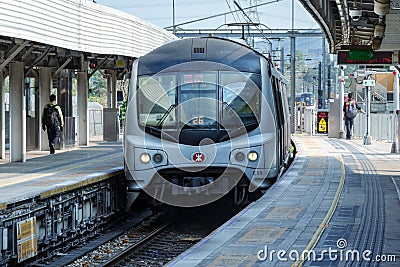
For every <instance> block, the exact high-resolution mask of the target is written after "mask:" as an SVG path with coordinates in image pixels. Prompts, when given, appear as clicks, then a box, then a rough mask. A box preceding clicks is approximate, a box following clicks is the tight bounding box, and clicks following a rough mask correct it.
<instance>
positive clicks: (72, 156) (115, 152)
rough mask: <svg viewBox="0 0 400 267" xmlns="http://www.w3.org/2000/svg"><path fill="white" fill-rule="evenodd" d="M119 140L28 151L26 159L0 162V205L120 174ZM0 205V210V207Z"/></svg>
mask: <svg viewBox="0 0 400 267" xmlns="http://www.w3.org/2000/svg"><path fill="white" fill-rule="evenodd" d="M122 151H123V147H122V142H96V143H94V144H93V145H91V146H86V147H77V148H75V149H71V150H66V151H63V150H57V151H56V154H54V155H49V152H48V151H31V152H28V153H27V160H26V162H12V163H9V162H6V161H5V160H2V161H0V206H1V207H2V208H4V207H5V206H6V205H7V204H10V203H15V202H19V201H23V200H25V199H30V198H32V197H35V196H40V197H42V198H43V197H46V196H49V195H51V194H55V193H61V192H63V191H67V190H71V189H74V188H78V187H81V186H82V185H87V184H90V183H92V182H96V181H99V180H101V179H106V178H107V177H109V176H110V175H115V173H116V172H120V173H123V152H122ZM1 207H0V209H2V208H1Z"/></svg>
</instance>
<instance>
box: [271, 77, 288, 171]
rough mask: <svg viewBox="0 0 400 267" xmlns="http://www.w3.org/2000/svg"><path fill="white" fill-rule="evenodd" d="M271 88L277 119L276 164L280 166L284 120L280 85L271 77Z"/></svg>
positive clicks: (283, 144) (283, 145) (283, 141)
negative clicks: (277, 158) (277, 157)
mask: <svg viewBox="0 0 400 267" xmlns="http://www.w3.org/2000/svg"><path fill="white" fill-rule="evenodd" d="M271 80H272V88H273V92H274V100H275V106H276V119H277V127H278V138H277V141H278V144H277V145H278V147H277V150H278V155H277V156H279V160H278V164H279V166H278V167H280V166H282V164H283V161H284V160H285V158H284V157H285V150H284V147H285V131H284V129H285V120H284V112H283V107H282V95H281V92H280V83H279V81H278V79H277V78H276V77H272V79H271Z"/></svg>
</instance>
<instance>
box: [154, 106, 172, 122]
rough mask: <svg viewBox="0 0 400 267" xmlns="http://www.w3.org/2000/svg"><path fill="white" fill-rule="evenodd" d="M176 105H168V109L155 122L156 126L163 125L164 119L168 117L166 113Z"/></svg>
mask: <svg viewBox="0 0 400 267" xmlns="http://www.w3.org/2000/svg"><path fill="white" fill-rule="evenodd" d="M175 107H176V105H175V104H172V105H171V106H169V108H168V110H167V111H165V113H164V115H163V116H162V117H161V119H160V121H159V122H158V123H157V126H161V125H163V123H164V121H165V119H166V118H167V117H168V115H169V114H170V113H171V111H172V110H173V109H174V108H175Z"/></svg>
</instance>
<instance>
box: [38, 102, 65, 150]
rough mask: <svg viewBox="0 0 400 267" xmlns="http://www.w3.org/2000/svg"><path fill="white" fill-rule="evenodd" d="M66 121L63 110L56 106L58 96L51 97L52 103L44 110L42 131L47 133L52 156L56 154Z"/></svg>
mask: <svg viewBox="0 0 400 267" xmlns="http://www.w3.org/2000/svg"><path fill="white" fill-rule="evenodd" d="M63 126H64V120H63V114H62V111H61V108H60V106H59V105H57V104H56V96H55V95H54V94H52V95H50V103H49V104H47V105H46V106H45V107H44V108H43V112H42V129H43V131H46V129H47V137H48V139H49V147H50V154H54V153H55V148H54V147H55V145H56V144H57V143H58V139H59V138H60V133H61V131H62V130H63Z"/></svg>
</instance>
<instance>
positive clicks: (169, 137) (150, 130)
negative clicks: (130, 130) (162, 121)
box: [145, 125, 178, 143]
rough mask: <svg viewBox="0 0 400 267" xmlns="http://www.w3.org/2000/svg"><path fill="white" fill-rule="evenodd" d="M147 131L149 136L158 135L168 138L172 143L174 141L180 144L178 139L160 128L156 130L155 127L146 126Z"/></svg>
mask: <svg viewBox="0 0 400 267" xmlns="http://www.w3.org/2000/svg"><path fill="white" fill-rule="evenodd" d="M145 131H146V132H148V133H149V134H155V133H157V135H158V136H159V137H167V139H169V140H170V141H174V142H176V143H178V139H176V138H175V137H174V136H172V135H170V134H169V133H167V132H165V131H163V130H162V129H160V128H156V127H154V126H150V125H146V126H145Z"/></svg>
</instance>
